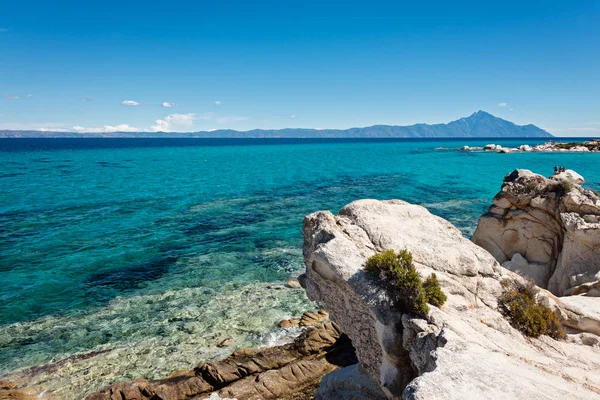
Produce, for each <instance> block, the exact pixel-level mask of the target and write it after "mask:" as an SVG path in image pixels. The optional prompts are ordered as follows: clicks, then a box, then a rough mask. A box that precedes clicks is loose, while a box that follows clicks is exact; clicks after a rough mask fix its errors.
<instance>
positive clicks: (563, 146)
mask: <svg viewBox="0 0 600 400" xmlns="http://www.w3.org/2000/svg"><path fill="white" fill-rule="evenodd" d="M555 146H556V147H558V148H559V149H565V150H570V149H572V148H573V147H587V148H588V149H589V150H590V151H597V150H598V143H597V142H596V141H589V142H568V143H556V144H555Z"/></svg>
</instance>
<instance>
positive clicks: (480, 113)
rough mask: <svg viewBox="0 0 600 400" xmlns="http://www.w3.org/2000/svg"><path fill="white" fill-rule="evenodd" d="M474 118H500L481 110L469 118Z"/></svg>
mask: <svg viewBox="0 0 600 400" xmlns="http://www.w3.org/2000/svg"><path fill="white" fill-rule="evenodd" d="M473 117H479V118H481V117H492V118H498V117H496V116H494V115H492V114H490V113H489V112H486V111H483V110H479V111H475V112H474V113H473V114H471V115H470V116H469V117H468V118H473Z"/></svg>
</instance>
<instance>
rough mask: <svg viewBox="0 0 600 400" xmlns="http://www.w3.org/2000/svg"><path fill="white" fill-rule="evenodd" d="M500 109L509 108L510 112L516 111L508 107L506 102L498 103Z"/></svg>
mask: <svg viewBox="0 0 600 400" xmlns="http://www.w3.org/2000/svg"><path fill="white" fill-rule="evenodd" d="M498 107H502V108H508V109H509V110H510V111H514V110H515V109H514V108H513V107H511V106H509V105H508V103H506V102H504V101H503V102H502V103H498Z"/></svg>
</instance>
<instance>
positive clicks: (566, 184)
mask: <svg viewBox="0 0 600 400" xmlns="http://www.w3.org/2000/svg"><path fill="white" fill-rule="evenodd" d="M560 188H561V190H562V192H563V193H565V194H566V193H569V192H570V191H571V190H573V184H572V183H571V181H568V180H566V179H563V180H561V181H560Z"/></svg>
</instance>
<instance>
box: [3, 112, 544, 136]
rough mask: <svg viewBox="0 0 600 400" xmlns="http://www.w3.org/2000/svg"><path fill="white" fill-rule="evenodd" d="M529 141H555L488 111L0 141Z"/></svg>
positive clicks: (29, 133) (40, 133)
mask: <svg viewBox="0 0 600 400" xmlns="http://www.w3.org/2000/svg"><path fill="white" fill-rule="evenodd" d="M88 137H96V138H97V137H109V138H492V137H497V138H529V137H536V138H537V137H552V135H551V134H550V133H548V132H547V131H545V130H543V129H541V128H538V127H537V126H535V125H532V124H529V125H516V124H514V123H512V122H510V121H506V120H504V119H502V118H498V117H495V116H493V115H491V114H489V113H487V112H485V111H477V112H475V113H473V114H472V115H470V116H469V117H465V118H460V119H458V120H456V121H452V122H449V123H447V124H433V125H429V124H423V123H421V124H415V125H409V126H396V125H373V126H369V127H365V128H350V129H299V128H287V129H277V130H263V129H254V130H250V131H235V130H231V129H222V130H215V131H201V132H185V133H182V132H108V133H106V132H102V133H81V132H69V131H60V132H57V131H31V130H0V138H88Z"/></svg>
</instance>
